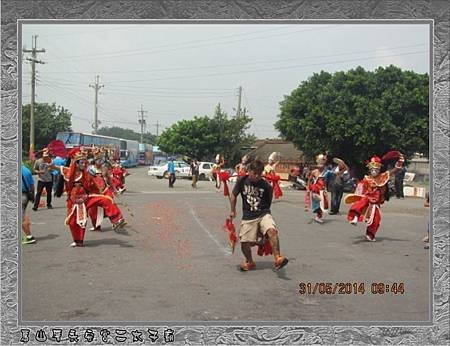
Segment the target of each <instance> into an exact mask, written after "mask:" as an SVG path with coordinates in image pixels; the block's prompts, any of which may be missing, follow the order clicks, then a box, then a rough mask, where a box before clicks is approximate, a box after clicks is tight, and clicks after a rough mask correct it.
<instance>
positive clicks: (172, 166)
mask: <svg viewBox="0 0 450 346" xmlns="http://www.w3.org/2000/svg"><path fill="white" fill-rule="evenodd" d="M167 170H168V171H169V187H170V188H173V184H174V183H175V180H177V177H176V176H175V163H174V162H173V157H171V158H169V163H168V164H167Z"/></svg>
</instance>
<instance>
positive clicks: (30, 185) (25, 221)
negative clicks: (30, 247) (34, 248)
mask: <svg viewBox="0 0 450 346" xmlns="http://www.w3.org/2000/svg"><path fill="white" fill-rule="evenodd" d="M34 199H35V198H34V179H33V176H32V175H31V171H30V170H29V169H28V168H27V167H26V166H24V164H23V163H22V231H23V233H24V236H23V237H22V244H33V243H35V242H36V239H34V237H33V236H32V235H31V229H30V224H31V222H30V218H29V217H28V216H27V215H26V213H25V212H26V209H27V206H28V202H29V201H32V202H33V201H34Z"/></svg>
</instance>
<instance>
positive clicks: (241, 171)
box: [234, 155, 250, 177]
mask: <svg viewBox="0 0 450 346" xmlns="http://www.w3.org/2000/svg"><path fill="white" fill-rule="evenodd" d="M249 161H250V158H249V157H248V155H244V156H242V159H241V162H240V163H238V164H237V165H236V167H234V171H235V172H236V174H237V176H238V177H243V176H244V175H247V165H248V164H249V163H250V162H249Z"/></svg>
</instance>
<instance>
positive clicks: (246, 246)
mask: <svg viewBox="0 0 450 346" xmlns="http://www.w3.org/2000/svg"><path fill="white" fill-rule="evenodd" d="M253 245H255V243H253V242H242V243H241V250H242V253H243V254H244V256H245V259H246V260H247V262H253V257H252V246H253Z"/></svg>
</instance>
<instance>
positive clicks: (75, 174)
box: [60, 162, 122, 246]
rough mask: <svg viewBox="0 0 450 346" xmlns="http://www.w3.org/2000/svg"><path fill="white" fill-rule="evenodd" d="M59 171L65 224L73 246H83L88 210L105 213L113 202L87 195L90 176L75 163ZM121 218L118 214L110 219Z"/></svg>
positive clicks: (101, 197)
mask: <svg viewBox="0 0 450 346" xmlns="http://www.w3.org/2000/svg"><path fill="white" fill-rule="evenodd" d="M60 169H61V174H62V176H63V177H64V180H65V189H66V191H67V217H66V219H65V224H66V225H68V226H69V228H70V232H71V233H72V238H73V240H74V242H75V244H76V245H77V246H83V241H84V235H85V231H86V222H87V215H88V212H89V210H90V209H91V208H93V207H101V208H103V209H105V211H106V210H108V211H110V210H111V208H112V205H113V202H112V199H111V197H108V196H103V195H97V194H89V186H90V184H91V181H90V175H89V173H88V172H87V171H86V169H84V170H82V171H79V170H78V169H77V168H76V163H75V162H72V164H71V165H70V167H61V168H60ZM121 218H122V215H121V214H118V215H115V216H114V217H113V218H112V221H113V222H118V221H119V220H120V219H121Z"/></svg>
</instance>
